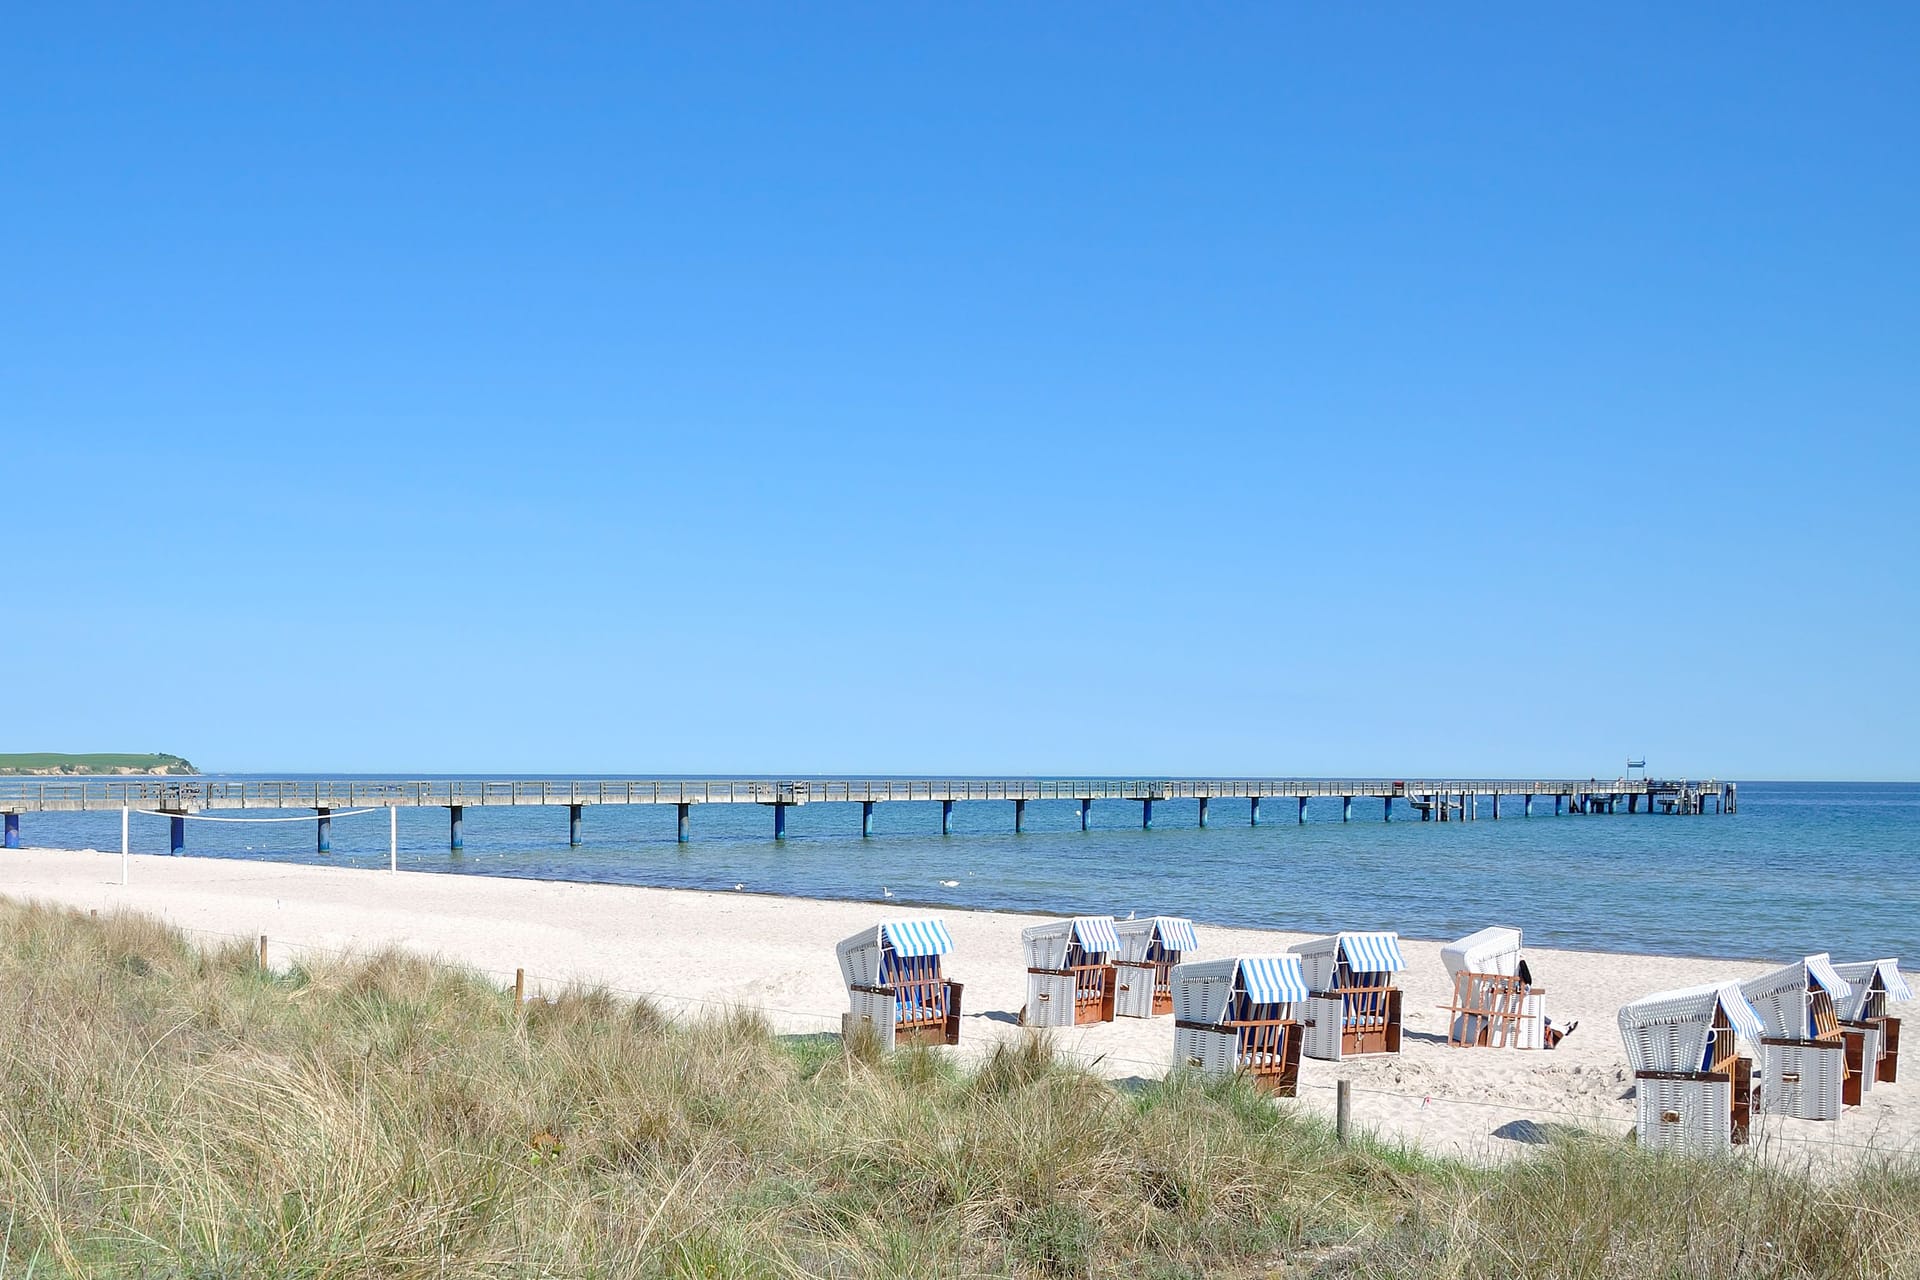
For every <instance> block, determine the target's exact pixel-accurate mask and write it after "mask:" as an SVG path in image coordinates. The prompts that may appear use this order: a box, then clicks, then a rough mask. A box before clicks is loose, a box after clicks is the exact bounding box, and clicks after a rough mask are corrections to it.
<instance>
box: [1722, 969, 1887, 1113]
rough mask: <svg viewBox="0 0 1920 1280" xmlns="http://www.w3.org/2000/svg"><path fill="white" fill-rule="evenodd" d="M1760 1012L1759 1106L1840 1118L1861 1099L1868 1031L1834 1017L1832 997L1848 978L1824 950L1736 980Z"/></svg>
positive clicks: (1846, 992)
mask: <svg viewBox="0 0 1920 1280" xmlns="http://www.w3.org/2000/svg"><path fill="white" fill-rule="evenodd" d="M1740 990H1741V993H1742V994H1744V995H1745V996H1746V998H1747V1003H1748V1004H1750V1005H1752V1006H1753V1010H1754V1012H1755V1013H1757V1014H1758V1015H1759V1016H1760V1022H1761V1025H1762V1026H1764V1027H1765V1028H1766V1033H1765V1034H1764V1035H1763V1036H1762V1037H1761V1039H1760V1108H1761V1110H1763V1111H1766V1112H1768V1113H1769V1114H1771V1115H1783V1116H1796V1117H1798V1118H1799V1119H1802V1120H1838V1119H1839V1118H1840V1110H1841V1108H1842V1107H1857V1106H1859V1105H1860V1094H1861V1088H1862V1085H1863V1083H1864V1082H1863V1079H1862V1077H1863V1074H1864V1072H1865V1070H1866V1052H1867V1044H1866V1036H1865V1035H1864V1034H1863V1033H1861V1032H1859V1031H1849V1030H1848V1029H1847V1028H1845V1027H1842V1026H1841V1025H1840V1014H1839V1011H1838V1010H1837V1009H1836V1008H1835V1001H1837V1000H1844V999H1846V998H1847V997H1848V996H1850V995H1852V993H1853V984H1851V983H1849V982H1848V981H1847V980H1846V979H1845V978H1842V977H1841V976H1840V975H1839V974H1838V973H1835V972H1834V969H1833V962H1832V960H1831V959H1830V958H1829V957H1828V956H1827V955H1826V953H1825V952H1822V953H1821V954H1819V955H1816V956H1807V957H1806V958H1804V959H1801V960H1796V961H1794V962H1793V963H1792V964H1785V965H1781V966H1780V967H1779V968H1778V969H1773V970H1770V971H1769V972H1767V973H1763V974H1761V975H1760V976H1759V977H1757V978H1754V979H1751V980H1750V981H1747V982H1743V983H1741V984H1740Z"/></svg>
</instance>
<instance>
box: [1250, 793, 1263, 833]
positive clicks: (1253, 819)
mask: <svg viewBox="0 0 1920 1280" xmlns="http://www.w3.org/2000/svg"><path fill="white" fill-rule="evenodd" d="M1247 808H1248V810H1249V812H1248V814H1247V825H1248V826H1250V827H1257V826H1259V825H1260V797H1259V796H1250V797H1248V803H1247Z"/></svg>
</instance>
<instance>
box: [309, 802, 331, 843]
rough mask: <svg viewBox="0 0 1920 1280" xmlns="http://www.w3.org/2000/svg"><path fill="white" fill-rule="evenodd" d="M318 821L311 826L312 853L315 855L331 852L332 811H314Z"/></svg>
mask: <svg viewBox="0 0 1920 1280" xmlns="http://www.w3.org/2000/svg"><path fill="white" fill-rule="evenodd" d="M314 812H315V813H317V814H319V815H320V820H319V821H318V822H316V823H314V824H313V828H314V830H313V851H314V852H315V853H332V852H333V810H331V809H315V810H314Z"/></svg>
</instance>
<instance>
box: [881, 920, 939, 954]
mask: <svg viewBox="0 0 1920 1280" xmlns="http://www.w3.org/2000/svg"><path fill="white" fill-rule="evenodd" d="M880 932H881V933H882V934H883V935H885V937H886V939H887V942H888V944H889V945H891V946H892V947H893V953H894V954H895V955H897V956H943V955H946V954H947V952H949V951H951V950H953V939H952V938H951V937H949V936H948V935H947V925H946V921H944V920H941V919H939V918H938V917H934V918H931V919H927V920H889V921H887V922H886V923H885V924H883V925H881V926H880Z"/></svg>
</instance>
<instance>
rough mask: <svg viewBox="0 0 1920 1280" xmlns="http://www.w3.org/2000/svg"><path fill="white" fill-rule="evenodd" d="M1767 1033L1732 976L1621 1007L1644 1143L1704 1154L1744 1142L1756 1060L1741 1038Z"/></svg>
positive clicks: (1622, 1031) (1640, 1136) (1637, 1129)
mask: <svg viewBox="0 0 1920 1280" xmlns="http://www.w3.org/2000/svg"><path fill="white" fill-rule="evenodd" d="M1764 1031H1765V1028H1764V1027H1763V1026H1762V1024H1761V1021H1760V1016H1759V1014H1757V1013H1755V1012H1754V1010H1753V1006H1752V1005H1750V1004H1748V1003H1747V1000H1746V997H1745V996H1743V995H1741V993H1740V988H1739V987H1738V986H1736V985H1735V984H1733V983H1731V982H1726V983H1720V984H1718V985H1709V986H1703V987H1686V988H1683V989H1681V990H1678V991H1662V992H1659V993H1658V994H1656V995H1650V996H1645V997H1642V998H1641V999H1639V1000H1635V1001H1634V1002H1633V1003H1632V1004H1629V1005H1627V1006H1626V1007H1625V1008H1623V1009H1621V1010H1620V1038H1621V1039H1622V1040H1623V1041H1625V1042H1626V1047H1627V1062H1628V1064H1629V1065H1631V1066H1632V1067H1633V1076H1634V1092H1635V1095H1636V1103H1635V1109H1636V1113H1637V1114H1636V1124H1635V1134H1636V1136H1637V1138H1638V1140H1639V1143H1640V1145H1641V1146H1643V1147H1646V1148H1648V1149H1649V1150H1653V1151H1674V1152H1683V1153H1687V1154H1693V1155H1703V1154H1708V1153H1711V1152H1715V1151H1724V1150H1726V1149H1727V1148H1728V1147H1729V1146H1731V1145H1733V1144H1734V1143H1742V1142H1745V1141H1746V1140H1747V1132H1748V1127H1749V1125H1750V1124H1751V1122H1752V1115H1753V1062H1752V1060H1751V1059H1750V1058H1749V1057H1747V1056H1746V1055H1745V1054H1743V1053H1741V1052H1740V1041H1741V1038H1742V1037H1744V1038H1745V1039H1746V1040H1747V1041H1748V1042H1749V1043H1757V1042H1758V1041H1759V1039H1760V1037H1761V1036H1762V1034H1763V1033H1764Z"/></svg>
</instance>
